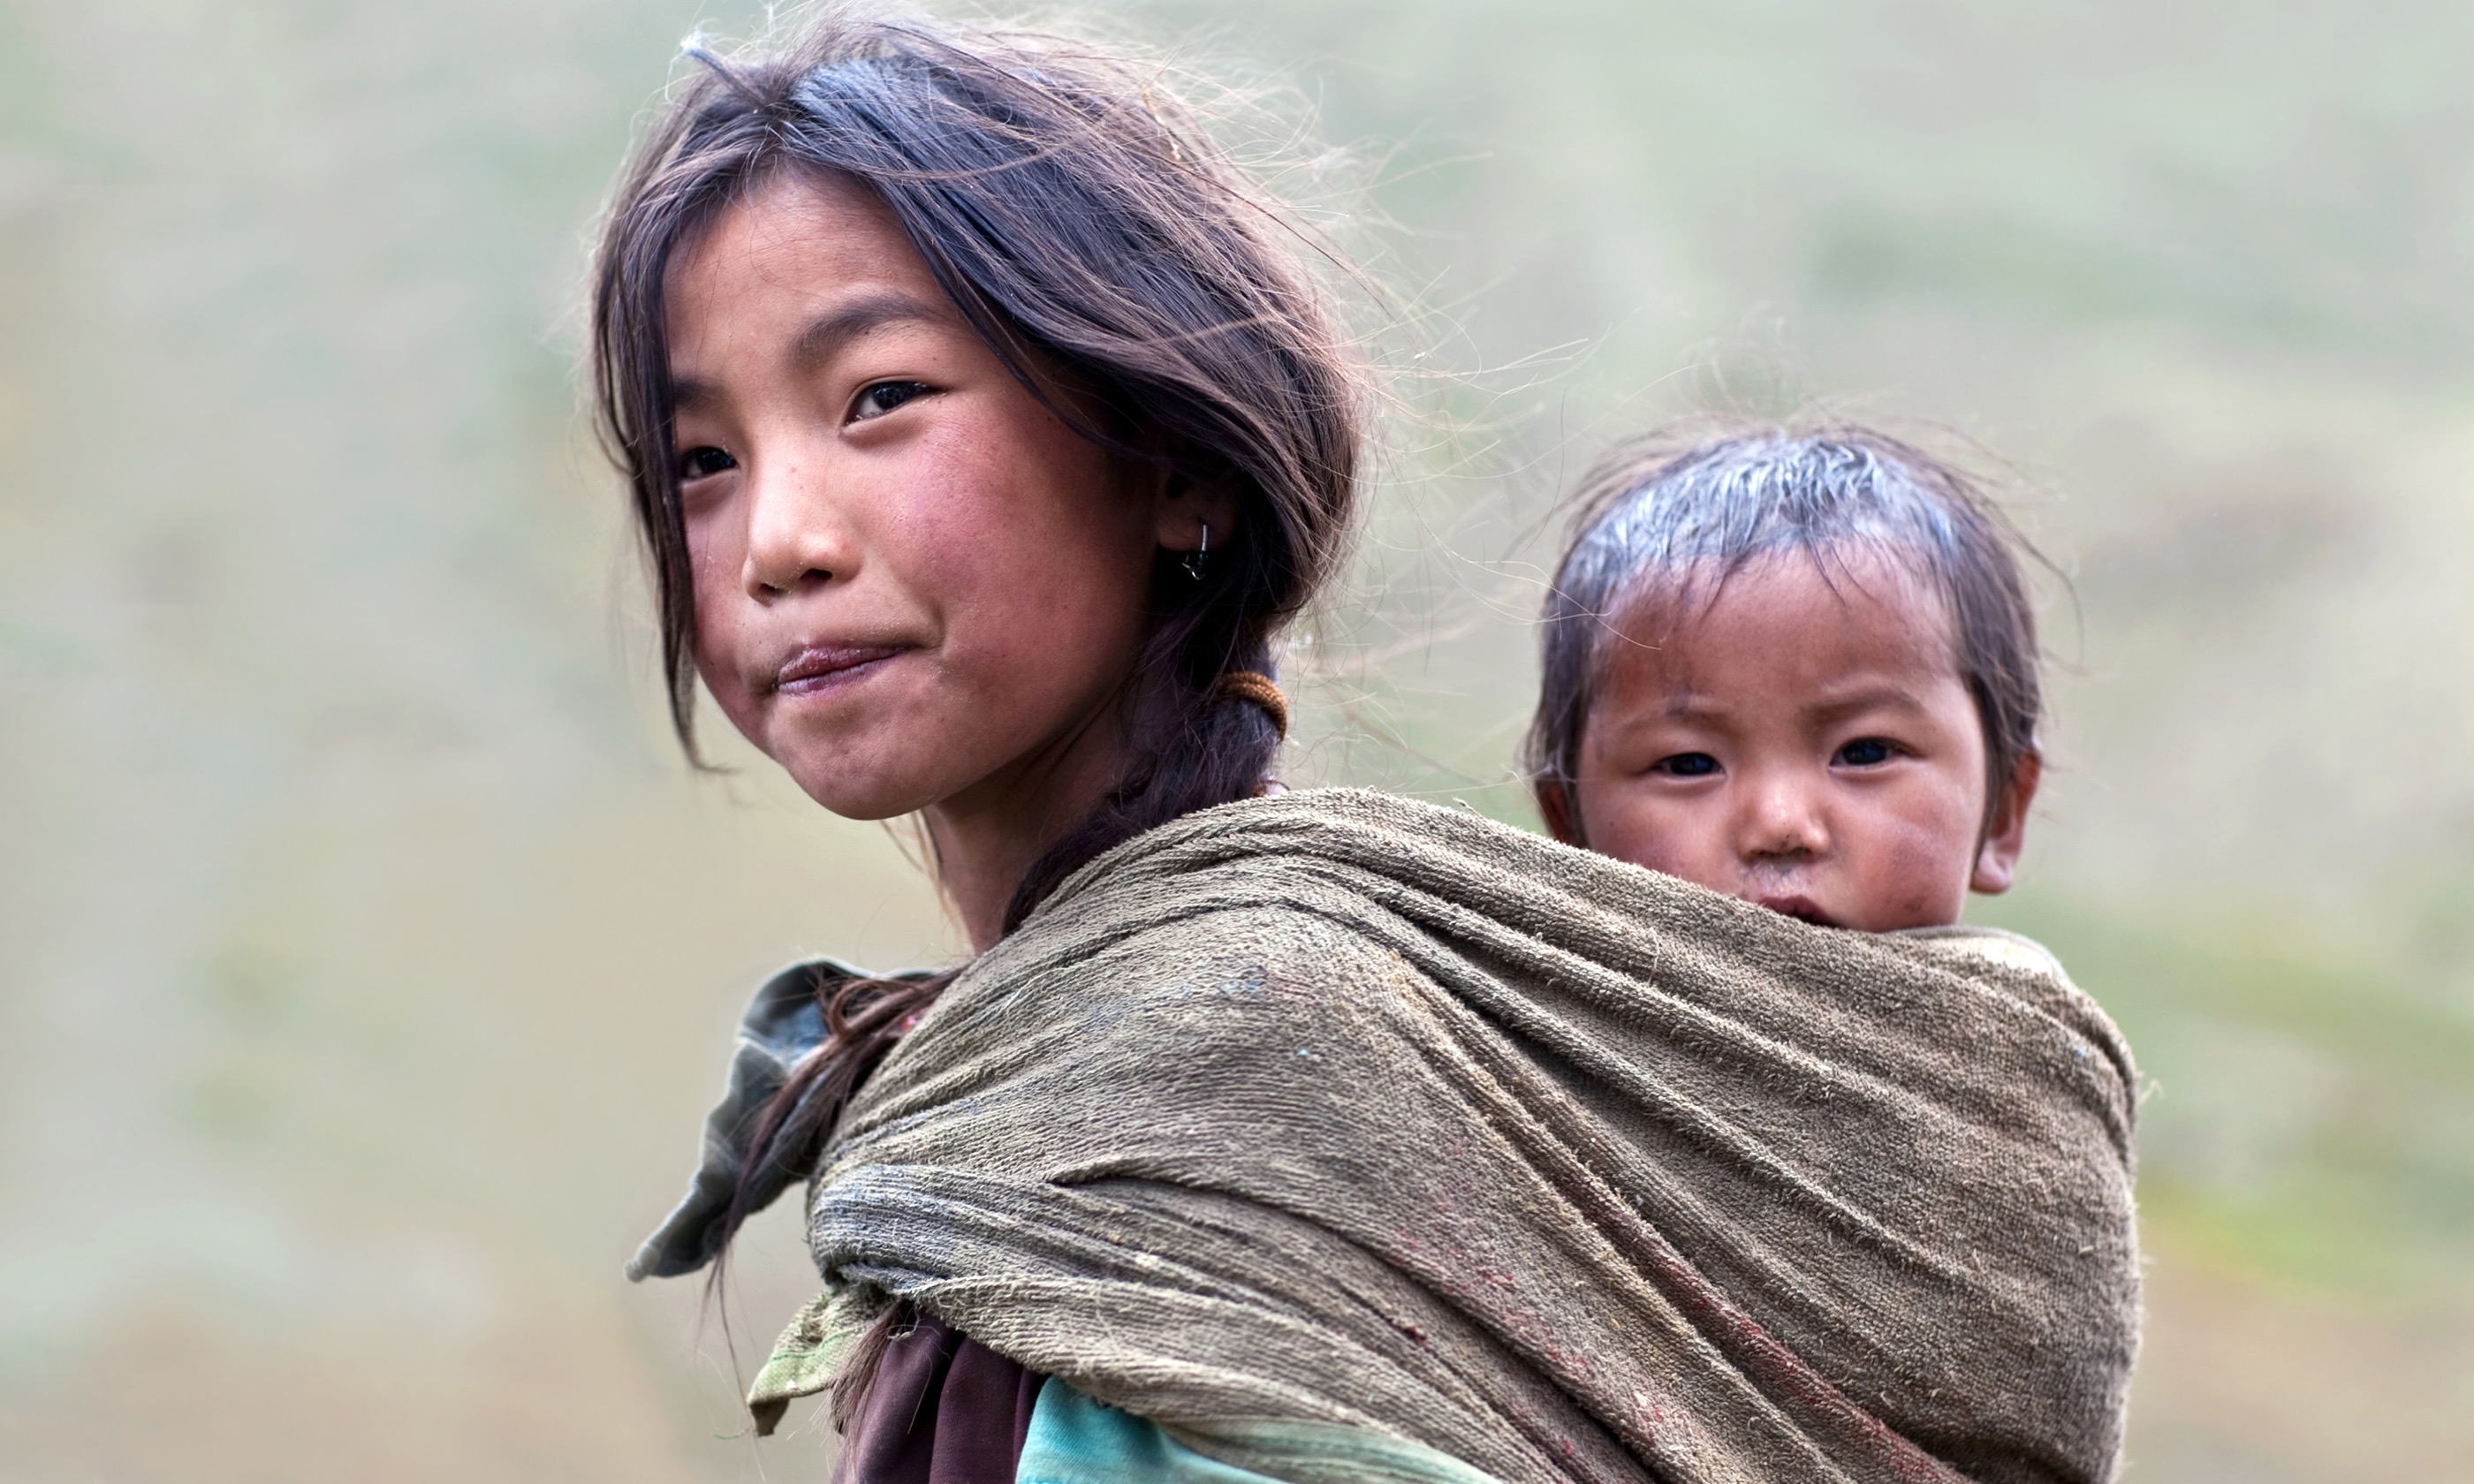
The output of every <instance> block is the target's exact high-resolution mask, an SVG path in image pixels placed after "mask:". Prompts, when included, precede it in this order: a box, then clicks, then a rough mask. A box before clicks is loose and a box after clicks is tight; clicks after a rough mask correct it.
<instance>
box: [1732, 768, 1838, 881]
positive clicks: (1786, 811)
mask: <svg viewBox="0 0 2474 1484" xmlns="http://www.w3.org/2000/svg"><path fill="white" fill-rule="evenodd" d="M1744 826H1745V827H1744V831H1743V835H1742V837H1741V838H1742V849H1743V852H1744V854H1745V855H1746V856H1747V857H1749V858H1752V859H1755V860H1763V861H1782V860H1801V859H1808V858H1810V857H1812V856H1816V855H1820V854H1822V853H1824V852H1825V851H1827V850H1829V849H1830V831H1829V828H1828V826H1827V824H1826V822H1825V821H1824V820H1823V818H1822V810H1821V808H1820V802H1819V801H1818V800H1817V799H1815V798H1814V797H1813V795H1812V793H1811V791H1810V790H1807V789H1805V788H1800V787H1798V786H1796V785H1795V784H1794V783H1793V782H1791V781H1784V780H1782V781H1778V782H1773V783H1769V784H1766V785H1765V786H1763V787H1761V788H1760V789H1758V791H1757V792H1756V794H1755V796H1754V801H1753V807H1752V808H1751V809H1750V810H1749V811H1748V817H1747V818H1746V820H1745V821H1744Z"/></svg>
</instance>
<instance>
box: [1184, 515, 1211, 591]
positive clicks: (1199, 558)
mask: <svg viewBox="0 0 2474 1484" xmlns="http://www.w3.org/2000/svg"><path fill="white" fill-rule="evenodd" d="M1210 555H1211V522H1210V521H1208V520H1206V521H1204V522H1203V523H1202V544H1201V545H1200V546H1197V547H1196V548H1194V550H1192V551H1189V552H1187V553H1186V554H1185V575H1186V576H1188V577H1190V578H1192V579H1194V580H1195V581H1196V582H1198V583H1199V582H1201V581H1202V562H1203V559H1204V558H1206V557H1208V556H1210Z"/></svg>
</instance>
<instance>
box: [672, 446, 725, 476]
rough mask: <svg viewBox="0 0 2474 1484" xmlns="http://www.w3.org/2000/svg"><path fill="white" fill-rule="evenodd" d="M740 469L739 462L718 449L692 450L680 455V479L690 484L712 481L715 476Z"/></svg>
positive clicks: (708, 447)
mask: <svg viewBox="0 0 2474 1484" xmlns="http://www.w3.org/2000/svg"><path fill="white" fill-rule="evenodd" d="M737 467H739V461H738V460H737V459H734V458H732V457H731V456H730V455H728V454H726V453H724V452H722V451H721V450H720V449H718V448H715V447H711V446H706V447H702V448H691V449H689V450H688V451H687V452H685V453H683V454H681V455H679V479H680V480H681V482H683V483H684V482H690V481H693V480H698V479H711V478H712V477H713V476H714V475H716V474H719V473H724V472H726V471H728V470H730V469H735V468H737Z"/></svg>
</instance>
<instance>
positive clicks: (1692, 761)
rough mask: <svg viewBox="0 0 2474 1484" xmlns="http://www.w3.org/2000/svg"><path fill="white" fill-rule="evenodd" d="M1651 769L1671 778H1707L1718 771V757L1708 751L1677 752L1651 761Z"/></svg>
mask: <svg viewBox="0 0 2474 1484" xmlns="http://www.w3.org/2000/svg"><path fill="white" fill-rule="evenodd" d="M1649 766H1650V771H1651V772H1653V773H1663V774H1665V775H1666V776H1667V777H1668V778H1708V777H1710V775H1711V774H1713V773H1716V772H1717V771H1718V759H1716V758H1715V757H1712V756H1710V754H1707V753H1677V754H1675V755H1674V756H1672V757H1661V758H1660V759H1659V760H1658V761H1656V762H1654V763H1651V764H1650V765H1649Z"/></svg>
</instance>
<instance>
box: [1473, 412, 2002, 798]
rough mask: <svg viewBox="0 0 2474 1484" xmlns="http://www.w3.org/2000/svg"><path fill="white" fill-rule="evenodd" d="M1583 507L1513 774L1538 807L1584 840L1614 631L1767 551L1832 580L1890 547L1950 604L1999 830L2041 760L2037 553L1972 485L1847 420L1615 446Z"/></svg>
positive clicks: (1546, 623) (1544, 637)
mask: <svg viewBox="0 0 2474 1484" xmlns="http://www.w3.org/2000/svg"><path fill="white" fill-rule="evenodd" d="M1574 502H1575V506H1576V509H1575V511H1574V513H1573V517H1572V526H1571V539H1570V544H1569V545H1568V546H1567V547H1566V548H1565V549H1564V560H1563V561H1562V562H1560V563H1559V564H1558V565H1557V566H1556V569H1555V581H1554V584H1553V586H1550V587H1549V588H1548V589H1547V594H1546V603H1545V609H1544V611H1543V613H1542V614H1541V615H1540V616H1541V619H1542V623H1541V630H1542V633H1541V637H1540V646H1541V650H1542V656H1541V658H1542V660H1543V663H1542V665H1541V670H1542V672H1543V673H1542V675H1541V677H1540V684H1539V694H1538V714H1537V716H1536V717H1535V718H1534V719H1533V720H1532V721H1531V722H1530V726H1529V735H1528V737H1527V738H1526V739H1525V741H1524V742H1523V743H1522V745H1521V750H1520V763H1521V769H1522V772H1523V773H1525V774H1526V775H1527V776H1528V778H1529V782H1530V787H1531V788H1533V789H1534V790H1536V792H1537V794H1538V797H1539V802H1540V805H1541V806H1544V807H1545V808H1546V809H1547V810H1548V812H1549V815H1550V817H1552V816H1553V815H1555V814H1557V813H1559V812H1560V814H1561V817H1562V818H1563V819H1564V820H1565V821H1566V822H1568V827H1569V828H1570V829H1572V830H1573V831H1574V832H1575V834H1576V835H1577V833H1578V831H1579V829H1580V827H1581V825H1580V811H1579V808H1578V807H1577V803H1578V801H1577V800H1576V799H1575V798H1574V796H1573V792H1572V790H1573V787H1574V784H1575V783H1576V781H1577V770H1578V768H1579V764H1580V754H1581V739H1582V733H1583V731H1584V730H1585V729H1586V728H1587V726H1588V724H1589V707H1590V706H1591V705H1592V704H1593V703H1594V702H1595V700H1596V692H1597V687H1598V684H1599V682H1600V680H1601V677H1602V673H1603V669H1604V665H1603V651H1604V650H1605V647H1606V645H1605V639H1606V636H1607V635H1608V634H1609V633H1610V632H1611V624H1612V621H1613V619H1614V618H1615V617H1616V616H1617V615H1618V614H1619V613H1620V612H1621V610H1623V609H1625V608H1626V607H1627V606H1629V605H1632V604H1635V603H1638V602H1641V601H1643V600H1644V599H1651V600H1656V599H1660V598H1666V599H1683V600H1688V599H1690V598H1692V597H1694V596H1696V595H1699V596H1712V595H1714V594H1715V592H1716V590H1717V587H1718V586H1720V585H1722V584H1724V583H1725V582H1726V581H1727V580H1728V579H1729V578H1731V577H1733V576H1734V575H1735V573H1737V572H1739V571H1741V570H1742V569H1743V568H1744V567H1745V566H1746V565H1748V564H1750V563H1752V562H1757V561H1761V560H1764V559H1767V558H1770V557H1774V556H1781V555H1786V554H1791V553H1792V554H1801V555H1803V556H1805V557H1807V558H1809V559H1810V560H1812V561H1813V562H1818V563H1821V564H1822V570H1823V571H1824V572H1825V573H1827V572H1829V571H1830V570H1831V566H1832V565H1833V564H1843V562H1844V560H1845V558H1846V556H1847V555H1848V554H1849V553H1850V552H1852V551H1871V552H1876V553H1880V554H1883V555H1886V556H1888V557H1890V558H1892V559H1893V560H1896V561H1899V562H1904V563H1905V564H1907V565H1908V566H1909V567H1910V569H1912V570H1913V571H1914V572H1915V574H1916V575H1917V576H1918V577H1920V578H1922V579H1923V580H1924V581H1925V583H1926V584H1927V585H1928V587H1929V588H1930V589H1931V590H1933V591H1934V592H1935V593H1937V594H1938V595H1939V596H1940V597H1941V599H1942V600H1943V602H1944V603H1945V604H1946V605H1947V606H1948V610H1949V614H1950V621H1951V634H1952V640H1953V647H1954V649H1955V651H1956V653H1955V655H1954V656H1953V658H1954V659H1955V661H1956V663H1957V666H1958V673H1959V677H1960V679H1961V680H1963V681H1964V682H1966V684H1967V689H1968V693H1969V694H1970V695H1971V696H1973V697H1974V698H1975V701H1976V714H1977V719H1978V720H1979V721H1981V722H1982V724H1983V727H1984V766H1985V809H1986V812H1987V818H1988V819H1989V818H1990V817H1991V813H1992V811H1993V810H1994V809H1996V808H1997V807H1999V805H2000V802H2001V796H2002V792H2003V790H2004V788H2005V787H2006V786H2007V785H2008V783H2009V781H2010V779H2011V778H2012V777H2013V776H2014V774H2015V773H2016V771H2017V769H2018V766H2019V764H2020V763H2021V761H2022V760H2024V759H2026V758H2029V757H2033V756H2036V755H2038V749H2037V743H2036V724H2037V721H2038V720H2039V718H2040V716H2041V714H2042V711H2043V706H2044V701H2043V695H2042V686H2041V685H2040V683H2039V679H2038V650H2037V647H2036V614H2035V610H2034V608H2033V607H2032V606H2031V605H2030V603H2029V600H2028V593H2027V585H2026V582H2025V579H2024V578H2023V576H2022V575H2021V572H2020V564H2019V559H2018V553H2020V552H2023V551H2024V552H2026V553H2028V555H2030V556H2031V557H2033V556H2034V551H2033V548H2032V547H2030V546H2029V545H2028V544H2027V542H2026V540H2025V538H2023V537H2022V536H2021V535H2020V534H2019V532H2018V530H2017V528H2016V527H2015V526H2013V525H2012V524H2011V522H2010V520H2009V519H2008V517H2007V516H2005V515H2003V514H2002V513H2001V509H2000V507H1998V506H1996V505H1995V504H1994V503H1993V502H1992V501H1991V500H1990V499H1988V498H1986V497H1985V495H1984V494H1983V493H1982V492H1981V491H1978V490H1977V487H1976V485H1975V483H1974V482H1973V481H1972V480H1970V479H1969V478H1968V477H1967V476H1966V475H1965V474H1963V473H1961V472H1960V471H1959V470H1958V469H1956V468H1953V467H1951V466H1950V465H1949V464H1947V463H1944V462H1943V461H1941V460H1939V459H1936V458H1934V457H1933V456H1931V455H1930V454H1928V453H1926V452H1925V451H1924V450H1923V449H1920V448H1917V447H1915V446H1913V445H1912V444H1909V443H1902V442H1901V441H1899V440H1898V439H1895V438H1890V437H1887V436H1885V435H1883V434H1880V433H1876V432H1873V431H1871V430H1870V429H1867V428H1860V427H1853V426H1846V425H1834V426H1824V427H1820V428H1815V429H1812V430H1809V431H1793V430H1789V429H1783V428H1762V429H1757V430H1753V431H1748V432H1740V433H1734V434H1731V435H1728V436H1725V437H1720V438H1715V439H1710V440H1708V441H1706V442H1701V443H1690V444H1683V443H1678V442H1677V441H1675V440H1673V439H1671V438H1668V437H1664V436H1661V435H1655V434H1653V435H1649V436H1645V437H1641V438H1635V439H1629V440H1626V441H1625V442H1623V443H1617V444H1616V445H1615V446H1614V447H1613V448H1611V449H1609V450H1608V451H1607V453H1606V454H1605V455H1604V456H1603V457H1601V458H1600V459H1599V460H1598V462H1597V463H1596V464H1595V465H1593V466H1592V467H1590V469H1589V472H1588V473H1587V474H1586V475H1584V476H1583V477H1582V480H1581V486H1580V489H1579V490H1578V491H1576V493H1575V496H1574ZM2037 560H2040V561H2041V559H2037ZM1559 806H1560V807H1559ZM1582 843H1586V842H1582Z"/></svg>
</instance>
